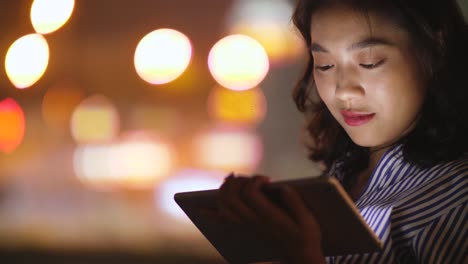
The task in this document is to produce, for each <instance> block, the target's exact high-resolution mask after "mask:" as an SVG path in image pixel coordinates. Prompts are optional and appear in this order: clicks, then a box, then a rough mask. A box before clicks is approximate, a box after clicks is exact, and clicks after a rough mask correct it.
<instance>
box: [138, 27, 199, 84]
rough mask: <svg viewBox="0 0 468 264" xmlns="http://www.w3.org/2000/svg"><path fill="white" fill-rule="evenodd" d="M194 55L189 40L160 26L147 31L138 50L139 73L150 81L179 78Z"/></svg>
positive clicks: (165, 80)
mask: <svg viewBox="0 0 468 264" xmlns="http://www.w3.org/2000/svg"><path fill="white" fill-rule="evenodd" d="M191 56H192V46H191V44H190V40H189V39H188V38H187V37H186V36H185V35H184V34H182V33H180V32H179V31H176V30H173V29H167V28H164V29H158V30H155V31H153V32H151V33H149V34H147V35H146V36H145V37H144V38H143V39H142V40H141V41H140V42H139V43H138V46H137V48H136V50H135V57H134V64H135V69H136V72H137V73H138V75H139V76H140V77H141V78H142V79H143V80H145V81H146V82H149V83H151V84H164V83H168V82H171V81H173V80H175V79H176V78H178V77H179V76H180V75H181V74H182V73H183V72H184V71H185V69H186V68H187V67H188V65H189V63H190V59H191Z"/></svg>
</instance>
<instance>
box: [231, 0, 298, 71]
mask: <svg viewBox="0 0 468 264" xmlns="http://www.w3.org/2000/svg"><path fill="white" fill-rule="evenodd" d="M293 9H294V7H293V4H292V3H291V2H290V1H288V0H275V1H271V0H236V1H234V2H233V5H232V7H231V9H230V11H229V13H228V15H227V28H228V29H227V31H228V32H230V34H244V35H248V36H251V37H253V38H254V39H256V40H258V41H259V42H260V43H261V44H262V46H263V47H264V48H265V50H266V52H267V54H268V57H269V59H270V62H271V63H272V64H275V63H283V62H290V61H293V60H294V59H295V58H297V57H298V56H300V55H301V54H302V53H303V52H304V50H305V49H304V45H303V44H302V40H301V39H300V37H299V34H298V33H296V32H295V31H294V30H293V28H294V27H293V26H292V23H291V15H292V12H293Z"/></svg>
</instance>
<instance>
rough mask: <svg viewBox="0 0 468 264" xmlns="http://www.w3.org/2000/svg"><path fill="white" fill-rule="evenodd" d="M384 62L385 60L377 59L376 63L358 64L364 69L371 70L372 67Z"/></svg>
mask: <svg viewBox="0 0 468 264" xmlns="http://www.w3.org/2000/svg"><path fill="white" fill-rule="evenodd" d="M384 62H385V60H380V61H378V62H377V63H368V64H366V63H360V64H359V66H361V67H363V68H364V69H368V70H371V69H374V68H377V67H379V66H380V65H382V64H383V63H384Z"/></svg>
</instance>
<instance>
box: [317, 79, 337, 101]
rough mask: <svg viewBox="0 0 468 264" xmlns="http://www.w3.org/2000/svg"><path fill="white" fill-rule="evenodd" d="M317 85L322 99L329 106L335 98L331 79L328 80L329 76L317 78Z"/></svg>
mask: <svg viewBox="0 0 468 264" xmlns="http://www.w3.org/2000/svg"><path fill="white" fill-rule="evenodd" d="M315 86H316V87H317V92H318V95H319V96H320V99H322V101H323V102H324V103H325V104H326V105H327V106H329V104H330V103H331V102H332V100H333V98H334V93H335V91H334V89H333V87H332V86H331V81H330V80H327V78H323V77H321V78H316V79H315Z"/></svg>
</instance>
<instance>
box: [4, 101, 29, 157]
mask: <svg viewBox="0 0 468 264" xmlns="http://www.w3.org/2000/svg"><path fill="white" fill-rule="evenodd" d="M24 130H25V121H24V113H23V110H22V109H21V107H20V106H19V105H18V103H16V101H15V100H13V99H12V98H7V99H4V100H2V101H0V151H1V152H4V153H11V152H13V151H14V150H15V149H16V148H17V147H18V146H19V145H20V143H21V141H22V140H23V137H24Z"/></svg>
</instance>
